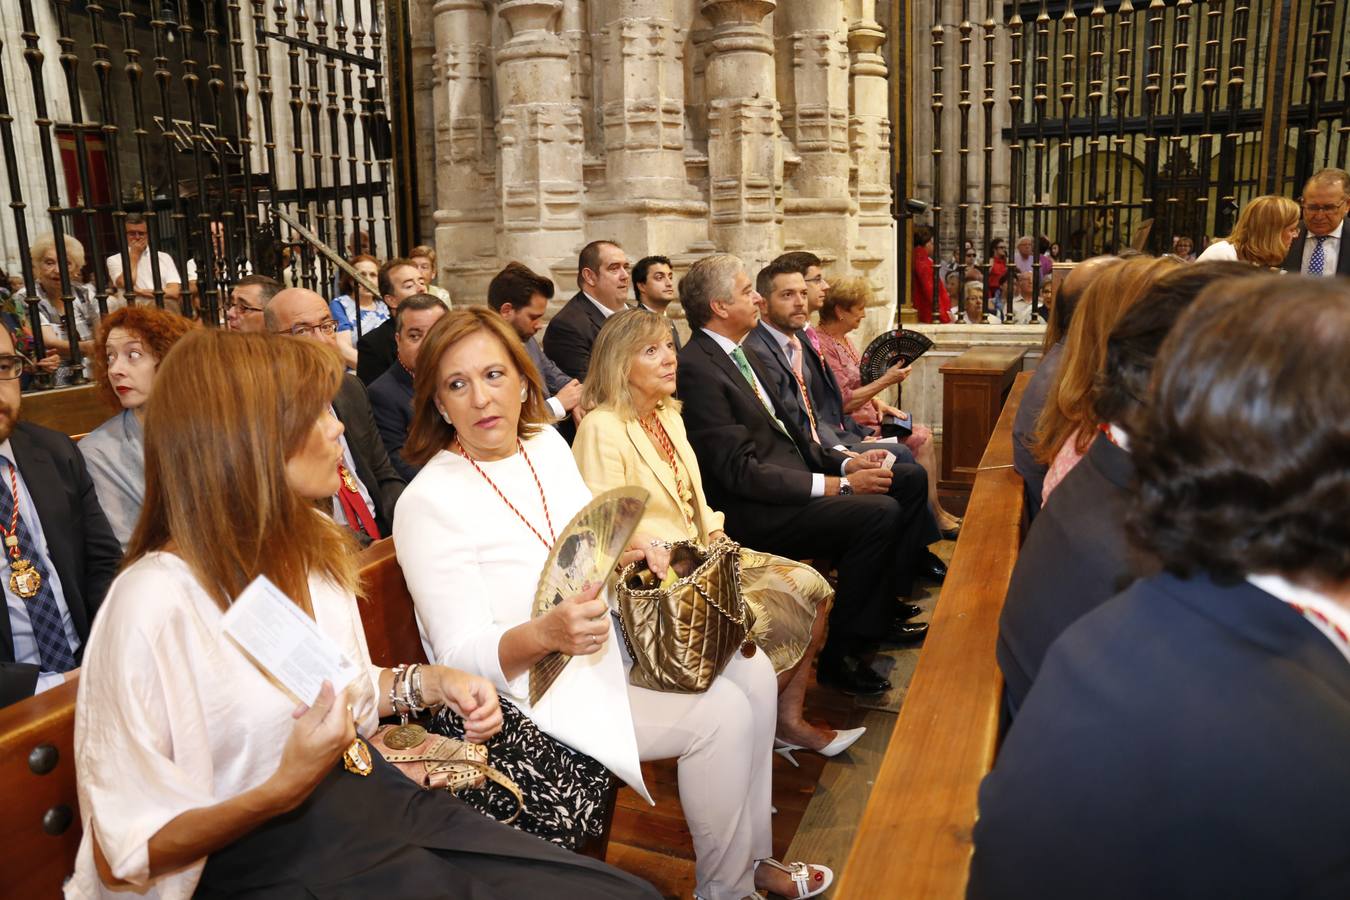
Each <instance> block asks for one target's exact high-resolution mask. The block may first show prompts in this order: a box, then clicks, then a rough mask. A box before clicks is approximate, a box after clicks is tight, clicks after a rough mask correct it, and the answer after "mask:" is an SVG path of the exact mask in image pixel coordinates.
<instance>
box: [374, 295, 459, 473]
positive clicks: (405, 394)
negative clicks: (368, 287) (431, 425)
mask: <svg viewBox="0 0 1350 900" xmlns="http://www.w3.org/2000/svg"><path fill="white" fill-rule="evenodd" d="M446 312H448V310H447V309H446V308H445V304H444V303H442V302H441V299H440V298H439V297H437V296H435V295H434V294H413V295H412V296H411V297H407V298H405V299H404V301H403V302H402V303H400V304H399V305H398V309H397V310H395V312H394V341H395V344H396V346H397V348H398V359H396V360H394V364H393V365H392V366H390V367H389V371H387V372H385V373H384V374H383V375H381V376H380V377H379V378H376V379H375V380H374V381H372V382H371V383H370V387H368V388H366V392H367V393H368V394H369V395H370V410H371V413H372V414H373V415H374V417H375V427H376V428H378V429H379V431H380V440H382V441H383V442H384V449H385V452H387V453H388V454H389V462H390V463H391V464H392V465H393V467H394V469H395V471H397V472H398V474H399V475H401V476H402V477H403V479H404V480H405V481H412V477H413V476H414V475H416V474H417V470H418V468H419V467H416V466H413V465H410V464H409V463H406V462H404V461H403V455H402V450H403V444H404V442H405V441H406V440H407V439H408V426H409V425H411V424H412V400H413V373H414V372H415V371H416V370H417V349H418V348H419V347H421V346H422V338H424V337H426V336H427V332H428V331H430V330H431V326H433V325H435V324H436V323H437V322H438V321H440V318H441V316H443V315H445V314H446Z"/></svg>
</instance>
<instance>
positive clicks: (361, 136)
mask: <svg viewBox="0 0 1350 900" xmlns="http://www.w3.org/2000/svg"><path fill="white" fill-rule="evenodd" d="M17 7H18V11H17V18H18V20H19V23H20V27H19V28H18V29H15V30H11V31H8V32H7V31H4V30H3V28H2V27H0V63H2V64H3V65H0V145H3V152H4V167H5V177H4V179H3V184H0V193H4V194H5V195H6V196H5V199H6V200H7V202H8V204H9V206H10V209H11V211H12V228H3V227H0V251H2V252H3V257H4V260H5V261H6V268H8V269H9V270H10V271H11V272H13V271H15V268H17V273H16V275H17V276H18V277H17V278H16V280H17V281H21V283H22V289H23V295H22V298H23V300H24V301H26V303H25V305H24V308H21V309H18V310H15V312H16V313H17V315H16V319H19V320H21V321H18V322H13V323H11V324H20V325H22V326H26V329H27V330H28V332H29V333H30V334H31V339H32V342H33V346H32V351H33V352H34V353H35V354H36V355H37V356H39V357H40V356H41V355H42V354H43V353H44V350H45V348H44V343H43V337H42V328H41V317H40V311H39V306H40V297H42V296H46V292H45V291H42V290H41V288H40V285H39V280H40V278H39V276H40V274H41V273H39V272H36V271H35V269H34V266H33V263H32V261H31V259H30V252H29V251H30V247H31V246H32V244H33V242H34V241H35V240H36V239H37V238H38V237H39V236H40V235H42V234H44V233H51V234H52V235H53V236H54V238H55V244H54V246H55V252H56V255H57V267H56V268H57V269H58V275H59V289H56V288H55V284H54V282H51V283H52V286H53V288H54V290H53V293H59V295H60V297H61V298H62V300H63V301H64V303H63V306H64V312H63V313H61V314H60V316H59V318H60V320H61V321H62V322H63V324H64V331H65V334H67V335H71V336H74V335H77V334H79V329H78V327H77V322H76V299H77V297H76V295H77V293H79V294H80V295H81V296H88V294H87V293H85V291H86V289H85V288H83V287H80V286H81V285H84V284H88V285H90V286H91V287H92V295H93V302H94V303H95V304H96V306H97V310H98V312H97V314H96V315H106V314H107V313H108V311H109V309H110V304H112V305H113V306H115V305H119V304H121V303H124V302H137V297H136V296H134V294H132V292H131V291H126V290H121V289H119V288H118V287H117V286H116V285H115V284H114V283H113V282H112V281H111V280H110V279H109V277H108V267H107V264H106V262H105V260H107V259H108V258H110V257H120V262H121V266H120V268H121V270H122V271H123V272H126V271H129V270H130V268H131V266H130V248H129V247H128V245H127V240H126V228H125V223H126V221H127V218H128V216H132V215H136V214H140V215H143V216H144V217H145V219H146V220H147V225H148V230H149V238H150V240H149V244H150V248H151V250H154V251H161V252H163V253H167V254H168V256H169V258H171V259H172V261H173V263H174V266H175V268H177V270H178V271H179V273H180V283H182V296H181V299H180V300H179V301H178V303H179V304H180V305H181V309H182V311H183V313H184V314H186V315H189V316H195V317H199V318H201V319H202V320H204V321H206V322H208V323H212V324H220V323H221V322H222V321H223V317H224V306H225V304H226V303H227V302H228V297H229V292H230V289H231V287H232V285H233V284H234V282H235V281H237V280H238V279H239V278H240V277H242V276H243V275H245V274H248V273H259V274H269V275H273V276H275V277H277V278H279V279H281V280H282V281H283V282H285V283H287V284H294V285H302V286H306V287H310V288H313V289H316V290H318V291H319V292H320V293H322V294H324V295H325V296H328V297H331V296H333V290H332V287H333V285H334V283H335V281H336V276H337V269H336V267H335V266H334V265H333V264H332V262H331V261H330V259H329V258H328V256H327V255H326V254H324V253H322V252H319V251H318V250H317V248H316V247H315V245H314V244H313V243H311V242H309V241H307V240H304V239H303V238H302V237H301V235H300V233H299V230H297V229H293V228H291V227H290V225H289V224H288V222H287V220H286V218H283V217H282V216H280V215H278V214H277V211H278V210H281V211H284V212H286V213H287V214H288V218H290V219H292V220H294V221H296V222H298V223H300V224H301V225H302V226H304V227H305V228H306V229H307V230H308V231H310V232H311V233H312V234H313V235H314V236H315V237H317V239H318V241H320V242H322V243H323V244H326V245H329V246H331V247H332V248H334V249H336V250H338V251H339V252H342V253H346V254H352V253H355V252H370V253H373V254H375V255H377V256H387V255H392V251H393V248H394V246H395V235H394V213H395V209H394V199H393V192H392V191H391V190H390V185H391V183H392V180H393V179H392V172H391V167H392V164H393V141H392V139H391V126H390V114H389V111H388V107H387V105H386V100H387V96H388V91H387V87H388V85H387V84H386V77H385V71H386V62H387V60H386V46H387V41H386V34H387V31H386V29H387V27H388V23H387V21H386V19H385V9H384V4H383V3H380V2H378V0H17ZM2 21H3V19H0V22H2ZM397 21H398V22H401V21H402V20H401V19H398V20H397ZM52 60H55V61H56V63H57V64H58V65H59V68H57V67H55V66H53V65H52ZM66 235H70V236H73V237H74V238H76V239H77V240H78V241H80V243H81V245H82V247H83V249H84V251H85V260H86V264H85V266H84V269H83V271H80V272H74V271H72V270H71V266H70V260H69V259H68V258H67V253H66V243H65V240H64V236H66ZM146 255H147V256H148V259H149V261H150V269H151V282H152V286H151V287H150V288H148V289H147V290H146V292H145V296H144V297H143V298H142V299H143V300H149V301H151V302H154V303H156V304H157V305H160V306H164V305H165V304H166V302H167V303H169V304H170V305H173V303H174V301H173V299H172V298H170V297H166V291H165V286H166V279H165V275H166V273H165V272H162V271H161V265H160V262H161V257H160V256H159V254H158V253H155V252H149V253H148V254H146ZM10 267H15V268H10ZM194 275H195V278H194V277H193V276H194ZM130 280H131V279H130V277H129V278H128V281H130ZM189 280H194V281H195V282H196V289H195V291H189V289H188V288H189V284H188V283H187V282H188V281H189ZM49 282H50V280H49ZM358 319H359V317H358ZM356 324H357V327H358V328H359V322H358V323H356ZM70 344H71V347H70V351H69V352H70V356H71V362H72V364H73V366H74V368H75V369H76V370H77V371H76V374H75V376H74V379H73V380H75V381H78V380H80V376H79V374H78V368H79V363H80V360H81V348H80V346H79V344H80V342H79V341H74V340H72V341H71V342H70ZM86 346H87V344H86Z"/></svg>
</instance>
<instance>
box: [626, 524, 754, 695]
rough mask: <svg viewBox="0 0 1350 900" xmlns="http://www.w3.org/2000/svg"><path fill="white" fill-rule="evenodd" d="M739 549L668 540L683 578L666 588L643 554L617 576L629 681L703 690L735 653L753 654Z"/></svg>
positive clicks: (675, 566)
mask: <svg viewBox="0 0 1350 900" xmlns="http://www.w3.org/2000/svg"><path fill="white" fill-rule="evenodd" d="M740 562H741V548H740V546H739V545H738V544H736V543H735V542H734V541H729V540H723V541H718V542H717V543H715V544H713V546H712V547H711V548H709V549H706V550H705V549H704V548H702V547H700V546H699V545H698V544H697V543H695V542H693V541H679V542H676V543H674V544H672V545H671V550H670V565H671V568H672V569H674V571H675V572H676V574H677V575H678V576H679V577H678V578H677V579H676V581H675V582H674V584H672V585H670V586H669V587H666V588H662V587H661V585H660V580H659V579H658V578H657V577H656V576H655V575H653V574H652V573H651V571H650V570H648V569H647V564H646V562H645V561H644V560H638V561H637V562H634V563H630V564H629V565H627V566H626V567H624V570H623V572H621V573H620V575H619V584H618V599H619V631H620V633H621V634H622V635H623V640H624V644H626V645H627V647H628V653H629V655H630V656H632V657H633V668H632V670H631V671H630V673H629V680H630V681H631V682H632V683H633V684H634V685H636V686H637V687H643V688H648V689H650V690H653V691H670V692H673V693H681V694H698V693H702V692H703V691H706V690H707V689H708V688H709V687H711V686H712V683H713V679H714V678H716V677H717V676H718V675H720V674H721V673H722V670H723V669H724V668H726V665H727V663H728V662H729V661H730V660H731V655H732V654H733V653H735V652H736V651H737V650H740V651H741V652H742V653H743V654H744V655H745V656H753V655H754V652H755V645H754V644H751V643H747V641H746V635H747V634H749V632H750V629H751V627H752V626H753V625H754V622H755V619H754V613H753V612H751V611H750V607H749V606H747V605H746V603H745V600H744V598H743V597H742V596H741V566H740Z"/></svg>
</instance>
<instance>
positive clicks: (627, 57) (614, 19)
mask: <svg viewBox="0 0 1350 900" xmlns="http://www.w3.org/2000/svg"><path fill="white" fill-rule="evenodd" d="M597 6H598V9H599V11H600V20H601V21H602V22H603V23H604V24H603V25H602V30H601V33H600V41H599V46H600V48H601V60H600V62H601V65H602V67H603V68H602V70H601V99H602V103H603V105H602V115H603V119H602V127H603V134H604V151H605V184H606V188H607V190H606V191H605V192H604V195H603V196H601V197H597V198H594V199H592V200H589V201H588V203H587V207H586V210H587V214H588V216H589V217H590V218H593V219H596V220H598V222H603V224H597V226H596V228H593V229H592V230H594V231H596V233H599V232H604V233H605V234H608V235H613V236H614V237H615V239H617V240H618V241H620V243H623V244H624V246H625V247H627V248H628V253H629V256H630V257H633V258H635V259H636V258H637V257H639V256H641V255H646V254H647V253H661V254H674V253H682V252H684V251H685V250H686V249H688V247H689V245H690V244H691V243H693V242H695V241H698V240H700V239H702V238H704V237H705V236H706V234H707V226H706V225H705V222H706V218H707V214H708V206H707V204H706V203H704V202H703V201H702V200H701V199H699V197H698V196H697V194H696V193H695V191H694V189H693V187H692V186H691V185H690V184H689V182H688V180H687V178H686V175H685V160H684V146H685V136H684V42H685V29H684V28H682V27H681V26H679V25H677V24H676V23H675V21H674V7H675V2H674V0H599V2H598V4H597Z"/></svg>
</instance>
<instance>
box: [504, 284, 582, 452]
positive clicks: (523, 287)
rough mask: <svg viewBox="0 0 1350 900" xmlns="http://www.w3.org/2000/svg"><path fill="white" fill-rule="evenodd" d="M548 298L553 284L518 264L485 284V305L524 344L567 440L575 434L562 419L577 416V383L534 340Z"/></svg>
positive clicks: (549, 298)
mask: <svg viewBox="0 0 1350 900" xmlns="http://www.w3.org/2000/svg"><path fill="white" fill-rule="evenodd" d="M552 298H553V282H552V281H550V280H549V279H547V278H545V277H544V276H543V275H540V274H538V273H537V272H534V271H532V270H531V269H530V268H529V267H527V266H524V265H522V264H521V263H518V262H509V263H507V264H506V265H505V266H504V267H503V268H502V270H501V271H500V272H498V273H497V274H496V275H494V276H493V278H492V282H491V283H490V284H488V306H489V307H491V308H492V309H494V310H496V311H497V314H498V315H500V316H501V317H502V318H503V319H505V320H506V323H507V324H508V325H510V326H511V328H512V330H514V331H515V333H516V336H517V337H519V338H520V339H521V341H522V342H524V344H525V352H526V353H528V354H529V355H530V359H531V360H533V361H534V365H535V368H537V369H538V370H539V375H540V377H542V378H543V379H544V390H545V392H546V393H547V394H548V400H547V401H546V402H547V403H548V408H549V409H550V410H551V411H552V412H553V420H554V421H555V422H560V423H562V424H561V425H559V428H558V430H559V431H560V432H562V433H563V436H564V437H566V438H568V439H569V441H570V439H571V436H572V434H574V433H575V431H574V429H573V426H572V423H567V422H563V421H562V420H564V419H566V418H567V417H568V416H569V415H570V416H576V415H578V414H579V407H580V405H581V382H580V381H578V380H577V379H575V378H572V377H571V376H569V375H568V374H567V373H566V372H564V371H563V370H562V369H560V368H558V366H557V365H556V364H555V363H554V362H553V360H551V359H549V358H548V356H547V355H545V353H544V351H543V349H542V348H541V347H540V346H539V340H538V338H536V337H535V333H536V332H538V331H539V324H540V323H541V322H542V321H543V319H544V313H546V312H547V311H548V301H549V300H551V299H552ZM549 327H550V328H551V327H552V326H551V325H550V326H549Z"/></svg>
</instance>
